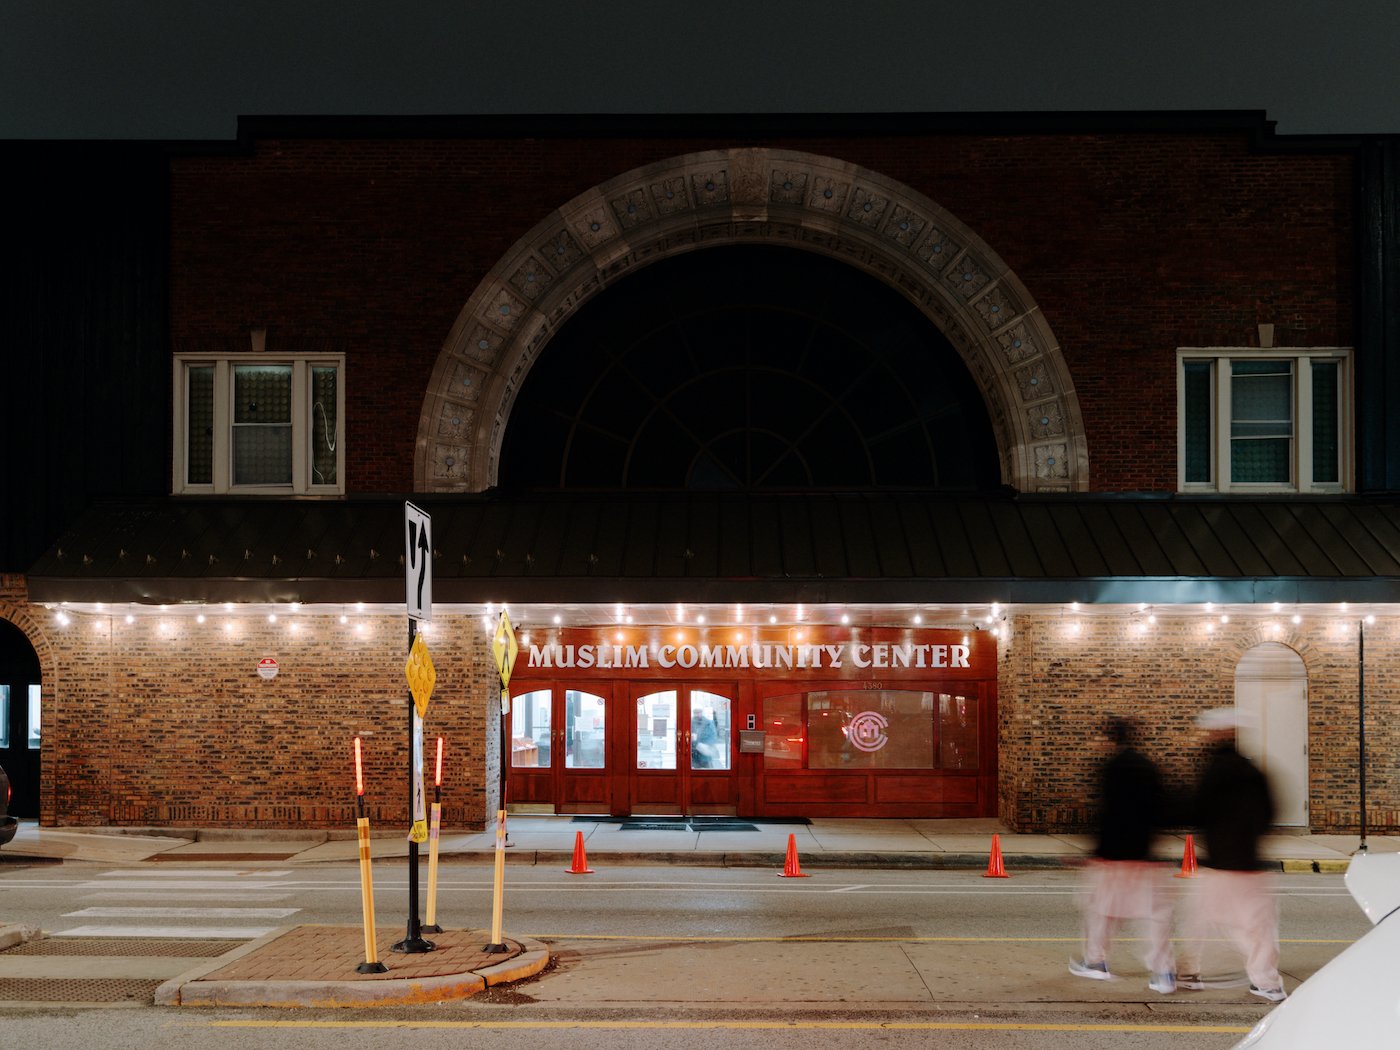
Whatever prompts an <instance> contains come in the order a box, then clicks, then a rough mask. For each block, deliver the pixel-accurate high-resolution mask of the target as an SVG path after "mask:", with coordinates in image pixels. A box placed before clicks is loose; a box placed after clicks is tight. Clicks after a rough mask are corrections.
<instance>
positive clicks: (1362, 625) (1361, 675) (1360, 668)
mask: <svg viewBox="0 0 1400 1050" xmlns="http://www.w3.org/2000/svg"><path fill="white" fill-rule="evenodd" d="M1356 710H1357V722H1356V752H1357V754H1356V765H1357V775H1358V777H1359V779H1360V781H1361V845H1360V847H1359V848H1358V850H1357V852H1359V853H1365V852H1366V621H1365V620H1361V621H1359V622H1358V623H1357V625H1356Z"/></svg>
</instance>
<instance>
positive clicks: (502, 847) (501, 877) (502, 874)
mask: <svg viewBox="0 0 1400 1050" xmlns="http://www.w3.org/2000/svg"><path fill="white" fill-rule="evenodd" d="M505 892H506V811H505V810H504V809H502V810H499V811H498V812H497V813H496V879H495V885H494V887H493V893H492V900H491V943H490V944H488V945H486V946H485V947H484V948H482V951H484V952H488V953H489V954H492V955H499V954H500V953H502V952H508V951H510V949H509V948H508V947H507V946H506V942H505V938H504V937H503V936H502V935H501V913H502V911H503V910H504V904H505Z"/></svg>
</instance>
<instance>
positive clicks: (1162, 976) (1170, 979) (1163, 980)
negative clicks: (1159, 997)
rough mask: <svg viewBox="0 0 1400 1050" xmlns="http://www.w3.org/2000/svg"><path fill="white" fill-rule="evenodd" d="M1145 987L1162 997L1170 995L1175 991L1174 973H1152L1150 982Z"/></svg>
mask: <svg viewBox="0 0 1400 1050" xmlns="http://www.w3.org/2000/svg"><path fill="white" fill-rule="evenodd" d="M1147 987H1148V988H1150V989H1152V990H1153V991H1154V992H1161V993H1162V994H1163V995H1171V994H1172V992H1174V991H1176V974H1174V973H1154V974H1153V975H1152V980H1150V981H1148V982H1147Z"/></svg>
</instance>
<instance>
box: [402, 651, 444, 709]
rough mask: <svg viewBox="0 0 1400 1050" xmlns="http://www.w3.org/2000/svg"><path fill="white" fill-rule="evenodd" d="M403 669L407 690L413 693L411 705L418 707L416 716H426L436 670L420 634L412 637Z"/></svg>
mask: <svg viewBox="0 0 1400 1050" xmlns="http://www.w3.org/2000/svg"><path fill="white" fill-rule="evenodd" d="M403 671H404V675H405V676H406V677H407V678H408V691H409V692H410V693H411V694H413V706H414V707H416V708H417V709H418V717H419V718H426V717H427V716H428V701H429V700H431V699H432V696H433V685H434V684H435V683H436V682H437V671H436V670H435V669H434V668H433V658H432V656H431V654H429V652H428V645H427V643H426V642H424V641H423V636H422V635H421V634H420V635H417V636H415V637H414V639H413V647H412V648H410V649H409V651H408V663H406V664H404V668H403Z"/></svg>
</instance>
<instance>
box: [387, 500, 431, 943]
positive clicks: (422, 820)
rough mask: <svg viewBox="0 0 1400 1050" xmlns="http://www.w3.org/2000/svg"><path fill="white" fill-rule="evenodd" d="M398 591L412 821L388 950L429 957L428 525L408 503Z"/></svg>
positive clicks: (429, 597)
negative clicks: (397, 923)
mask: <svg viewBox="0 0 1400 1050" xmlns="http://www.w3.org/2000/svg"><path fill="white" fill-rule="evenodd" d="M403 516H404V558H403V564H404V572H405V578H404V591H405V595H404V597H405V605H406V607H407V610H408V662H407V663H406V664H405V665H404V675H405V676H406V677H407V678H408V688H409V693H410V695H411V696H412V698H413V702H412V703H411V704H409V705H408V742H409V756H408V776H409V788H408V802H409V810H410V818H411V819H412V821H413V824H412V828H411V830H410V831H409V833H408V931H407V933H406V934H405V935H404V939H403V940H401V941H399V942H398V943H397V944H395V945H394V946H393V950H394V951H396V952H409V953H416V952H430V951H432V950H433V949H434V948H435V947H436V945H435V944H433V942H432V941H428V940H424V939H423V925H422V922H421V920H420V919H419V917H418V844H419V843H421V842H426V841H428V809H427V799H426V797H425V796H424V793H423V716H424V715H426V714H427V712H428V701H429V699H431V697H432V695H433V683H434V682H435V681H436V680H437V673H436V672H435V671H434V669H433V661H432V657H431V655H430V654H429V653H428V646H427V644H426V643H425V642H424V641H423V639H422V638H421V637H420V636H419V634H418V621H419V620H425V621H431V620H432V618H433V536H432V529H433V522H432V518H431V517H429V515H428V514H427V513H426V512H425V511H423V510H421V509H420V508H418V507H415V506H414V505H413V504H412V503H407V502H406V503H404V505H403Z"/></svg>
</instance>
